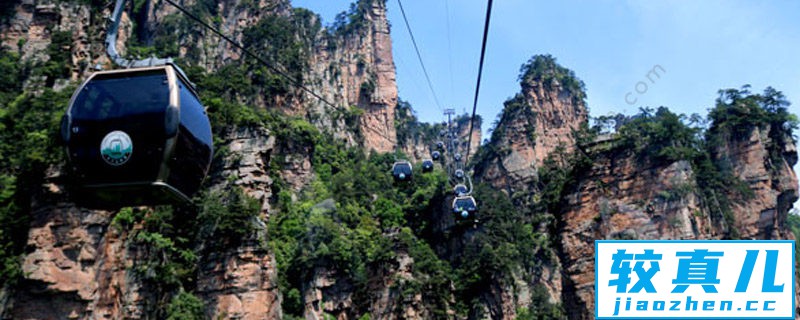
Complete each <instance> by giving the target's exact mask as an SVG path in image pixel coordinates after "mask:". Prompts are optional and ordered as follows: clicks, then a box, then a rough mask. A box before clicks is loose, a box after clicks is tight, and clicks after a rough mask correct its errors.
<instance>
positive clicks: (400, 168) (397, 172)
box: [392, 160, 412, 182]
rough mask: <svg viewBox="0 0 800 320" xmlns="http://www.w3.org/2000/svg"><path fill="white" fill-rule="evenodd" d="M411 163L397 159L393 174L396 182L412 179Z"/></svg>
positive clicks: (393, 166)
mask: <svg viewBox="0 0 800 320" xmlns="http://www.w3.org/2000/svg"><path fill="white" fill-rule="evenodd" d="M411 175H412V170H411V163H409V162H408V161H405V160H403V161H397V162H395V163H394V164H393V165H392V176H393V177H394V181H395V182H400V181H408V180H411Z"/></svg>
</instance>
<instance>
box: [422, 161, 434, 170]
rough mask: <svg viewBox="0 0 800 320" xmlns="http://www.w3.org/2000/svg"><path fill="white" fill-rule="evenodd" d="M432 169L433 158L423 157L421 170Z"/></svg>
mask: <svg viewBox="0 0 800 320" xmlns="http://www.w3.org/2000/svg"><path fill="white" fill-rule="evenodd" d="M431 171H433V160H431V159H425V160H422V172H431Z"/></svg>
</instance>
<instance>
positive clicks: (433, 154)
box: [431, 151, 442, 160]
mask: <svg viewBox="0 0 800 320" xmlns="http://www.w3.org/2000/svg"><path fill="white" fill-rule="evenodd" d="M441 156H442V154H441V153H439V151H434V152H432V153H431V158H433V160H439V158H441Z"/></svg>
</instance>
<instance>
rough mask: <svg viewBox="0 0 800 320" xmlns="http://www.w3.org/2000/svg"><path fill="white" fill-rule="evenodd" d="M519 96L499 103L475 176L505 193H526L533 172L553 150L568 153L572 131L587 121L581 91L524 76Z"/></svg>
mask: <svg viewBox="0 0 800 320" xmlns="http://www.w3.org/2000/svg"><path fill="white" fill-rule="evenodd" d="M521 89H522V90H521V92H520V93H519V94H517V96H515V97H514V98H512V99H509V100H508V101H506V102H505V108H504V111H503V113H502V114H501V115H500V119H499V122H498V124H497V126H496V127H495V129H494V133H493V134H492V141H491V142H490V148H491V149H490V150H491V152H492V156H491V157H489V158H487V159H486V160H484V161H483V162H482V163H480V164H478V165H477V167H476V175H477V176H478V177H479V178H480V179H482V180H483V181H486V182H488V183H490V184H491V185H493V186H495V187H496V188H499V189H504V190H506V191H508V192H509V193H510V194H513V193H514V192H517V191H530V190H531V189H530V187H531V185H530V184H531V183H533V182H534V181H535V180H536V177H537V170H538V168H539V167H541V166H542V163H543V161H544V160H545V158H547V157H548V156H549V155H551V154H553V152H554V151H555V150H556V149H557V148H562V149H563V150H564V151H565V152H571V151H572V150H574V148H575V143H576V142H575V137H574V135H575V133H576V132H577V131H579V130H580V129H581V126H582V125H585V124H586V123H587V121H588V111H587V110H586V105H585V102H584V101H583V99H582V98H581V97H582V95H583V93H582V92H580V91H579V92H576V90H575V89H573V88H568V87H565V86H563V85H562V84H561V83H560V82H559V81H558V79H543V78H541V77H538V78H537V77H524V78H523V79H522V82H521Z"/></svg>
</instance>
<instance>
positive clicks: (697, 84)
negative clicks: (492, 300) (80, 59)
mask: <svg viewBox="0 0 800 320" xmlns="http://www.w3.org/2000/svg"><path fill="white" fill-rule="evenodd" d="M387 3H388V15H389V21H390V23H391V25H392V29H391V32H392V39H393V50H394V58H395V65H396V67H397V79H398V88H399V92H400V97H401V98H402V99H404V100H407V101H409V102H411V104H412V106H413V107H414V109H415V110H416V112H417V115H418V116H419V117H420V118H421V119H422V120H424V121H440V120H441V119H442V116H441V111H440V110H439V109H438V107H436V105H435V103H434V100H433V97H432V95H431V93H430V91H429V90H428V87H427V85H426V84H425V80H424V76H423V73H422V69H421V68H420V66H419V63H418V62H417V58H416V56H415V53H414V48H413V46H412V44H411V40H410V38H409V36H408V33H407V31H406V29H405V24H404V22H403V19H402V16H401V14H400V10H399V7H398V3H397V0H387ZM293 4H294V6H297V7H306V8H309V9H311V10H313V11H315V12H317V13H319V14H320V16H321V17H322V18H323V23H325V24H328V23H330V22H331V21H333V18H334V17H335V15H336V14H337V13H339V12H341V11H344V10H347V8H348V7H349V5H350V1H340V0H294V1H293ZM403 6H404V8H405V10H406V14H407V16H408V19H409V23H410V24H411V28H412V30H413V31H414V36H415V37H416V40H417V44H418V45H419V46H420V51H421V52H422V57H423V59H424V61H425V65H426V67H427V69H428V72H429V74H430V76H431V80H432V83H433V86H434V89H435V90H436V93H437V95H438V98H439V101H440V102H441V104H442V105H443V107H451V108H455V109H456V110H457V112H459V113H461V112H464V111H465V110H469V109H471V107H472V99H473V94H474V90H475V89H474V88H475V80H476V75H477V65H478V59H479V55H480V40H481V36H482V31H483V18H484V15H485V10H486V1H478V0H447V1H446V0H438V1H419V0H405V1H404V2H403ZM446 7H447V9H449V10H446ZM798 17H800V1H789V0H781V1H707V0H706V1H677V0H673V1H610V0H600V1H538V0H537V1H532V0H498V1H495V2H494V7H493V12H492V22H491V27H490V34H489V41H488V47H487V52H486V62H485V65H484V74H483V80H482V84H481V92H480V99H479V101H478V113H479V114H480V115H481V116H482V117H483V118H484V119H485V120H487V121H486V122H485V125H484V127H483V130H484V133H485V132H486V131H487V129H488V128H489V125H490V124H491V123H492V122H493V121H494V120H495V118H496V116H497V114H498V113H499V112H500V110H501V108H502V103H503V101H505V100H506V99H507V98H508V97H511V96H513V95H514V94H515V93H516V92H518V91H519V84H518V83H517V76H518V74H519V67H520V65H522V64H523V63H524V62H525V61H527V60H528V59H529V58H530V57H531V56H533V55H535V54H544V53H549V54H552V55H553V56H554V57H556V59H557V60H558V62H559V63H560V64H561V65H563V66H565V67H567V68H569V69H572V70H574V71H575V73H576V75H577V76H578V77H579V78H580V79H582V80H583V81H584V82H585V83H586V89H587V97H588V98H587V102H588V107H589V109H590V112H591V115H592V116H599V115H606V114H609V113H617V112H622V113H627V114H632V113H635V112H636V111H637V110H638V108H639V107H642V106H652V107H658V106H667V107H669V108H670V109H671V110H673V111H675V112H679V113H687V114H691V113H700V114H702V115H705V114H706V113H707V109H708V108H710V107H712V106H713V104H714V99H715V98H716V97H717V90H719V89H721V88H732V87H735V88H738V87H740V86H741V85H744V84H751V85H752V86H753V90H754V91H759V92H760V91H761V90H763V88H764V87H766V86H773V87H775V88H776V89H777V90H780V91H783V92H784V94H785V95H786V96H787V98H788V99H789V101H791V102H794V103H796V105H792V106H791V107H790V111H791V112H792V113H795V114H797V113H800V107H798V106H800V20H798ZM448 21H449V28H448V23H447V22H448ZM448 30H449V32H448ZM448 34H449V37H448ZM448 39H449V40H448ZM656 65H658V66H661V68H663V70H664V72H660V73H661V77H660V78H656V77H651V78H652V79H653V81H652V82H651V81H650V80H648V79H647V77H646V74H647V73H648V72H649V71H650V70H651V69H653V67H654V66H656ZM640 81H644V82H645V84H646V85H647V88H646V90H643V89H644V88H645V87H644V86H643V85H641V84H640V85H639V87H638V89H639V91H640V92H643V93H637V92H636V89H637V87H636V85H637V83H639V82H640ZM628 93H631V94H630V95H628V101H633V100H635V101H636V103H634V104H629V103H628V102H626V100H625V97H626V95H627V94H628ZM797 168H798V167H797V166H796V167H795V170H797Z"/></svg>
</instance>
